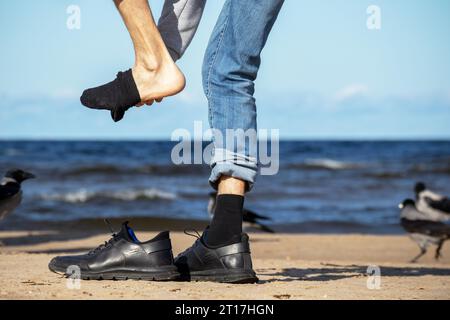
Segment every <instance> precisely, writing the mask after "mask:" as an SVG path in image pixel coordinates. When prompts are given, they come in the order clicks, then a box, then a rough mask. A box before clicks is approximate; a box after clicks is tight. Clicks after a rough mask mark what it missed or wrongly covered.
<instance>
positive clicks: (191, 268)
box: [175, 231, 258, 283]
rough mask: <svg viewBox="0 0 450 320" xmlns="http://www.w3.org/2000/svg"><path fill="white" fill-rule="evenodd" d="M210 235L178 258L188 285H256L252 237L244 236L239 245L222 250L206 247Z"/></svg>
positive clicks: (179, 269)
mask: <svg viewBox="0 0 450 320" xmlns="http://www.w3.org/2000/svg"><path fill="white" fill-rule="evenodd" d="M206 236H207V231H205V232H204V233H203V235H202V236H201V237H200V236H198V239H197V241H195V243H194V244H193V246H192V247H190V248H189V249H187V250H186V251H184V252H182V253H180V254H179V255H178V256H177V257H176V258H175V265H176V266H177V267H178V271H179V272H180V274H181V279H182V280H185V281H214V282H225V283H255V282H257V281H258V278H257V277H256V273H255V271H253V267H252V258H251V256H250V246H249V243H248V235H247V234H245V233H243V234H242V235H241V237H240V239H239V238H238V239H236V243H234V244H230V245H226V246H223V247H219V248H210V247H208V246H207V245H206V244H205V238H206Z"/></svg>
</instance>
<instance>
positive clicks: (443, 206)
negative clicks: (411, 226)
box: [414, 182, 450, 221]
mask: <svg viewBox="0 0 450 320" xmlns="http://www.w3.org/2000/svg"><path fill="white" fill-rule="evenodd" d="M414 191H415V192H416V206H417V209H418V210H419V211H421V212H423V213H424V214H426V215H427V216H428V217H429V219H430V220H433V221H447V220H450V199H449V198H447V197H444V196H442V195H440V194H438V193H436V192H433V191H431V190H429V189H427V187H426V185H425V184H424V183H423V182H418V183H416V185H415V187H414Z"/></svg>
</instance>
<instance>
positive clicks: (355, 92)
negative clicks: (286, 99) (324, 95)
mask: <svg viewBox="0 0 450 320" xmlns="http://www.w3.org/2000/svg"><path fill="white" fill-rule="evenodd" d="M368 92H369V87H368V86H367V85H365V84H360V83H354V84H350V85H348V86H346V87H344V88H342V89H341V90H339V91H338V92H336V94H335V95H334V101H336V102H342V101H344V100H348V99H350V98H353V97H356V96H361V95H365V94H367V93H368Z"/></svg>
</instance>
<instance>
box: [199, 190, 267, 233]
mask: <svg viewBox="0 0 450 320" xmlns="http://www.w3.org/2000/svg"><path fill="white" fill-rule="evenodd" d="M216 199H217V192H211V193H210V194H209V201H208V214H209V216H210V217H211V218H212V217H213V216H214V211H215V209H216ZM242 220H243V222H244V227H253V228H256V229H259V230H262V231H265V232H268V233H275V231H274V230H272V229H271V228H269V227H268V226H266V225H264V224H262V223H261V222H260V221H259V220H271V218H269V217H266V216H263V215H260V214H257V213H255V212H253V211H250V210H247V209H245V208H244V209H243V210H242Z"/></svg>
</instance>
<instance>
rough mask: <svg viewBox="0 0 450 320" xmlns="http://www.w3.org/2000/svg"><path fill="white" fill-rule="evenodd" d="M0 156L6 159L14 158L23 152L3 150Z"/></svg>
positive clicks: (10, 149)
mask: <svg viewBox="0 0 450 320" xmlns="http://www.w3.org/2000/svg"><path fill="white" fill-rule="evenodd" d="M1 155H2V156H6V157H15V156H21V155H23V152H22V151H21V150H19V149H14V148H6V149H5V150H3V152H2V153H1Z"/></svg>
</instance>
